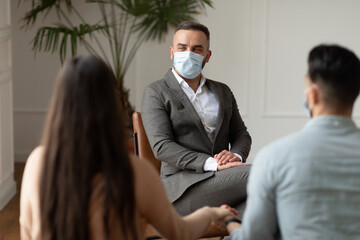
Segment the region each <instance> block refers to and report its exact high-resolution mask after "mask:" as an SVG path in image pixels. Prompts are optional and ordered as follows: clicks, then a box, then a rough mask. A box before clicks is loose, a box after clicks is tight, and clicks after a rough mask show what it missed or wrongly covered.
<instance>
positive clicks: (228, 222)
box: [225, 218, 241, 226]
mask: <svg viewBox="0 0 360 240" xmlns="http://www.w3.org/2000/svg"><path fill="white" fill-rule="evenodd" d="M232 222H237V223H239V224H241V220H240V219H238V218H231V219H229V220H227V221H226V222H225V226H227V225H229V224H230V223H232Z"/></svg>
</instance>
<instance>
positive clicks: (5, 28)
mask: <svg viewBox="0 0 360 240" xmlns="http://www.w3.org/2000/svg"><path fill="white" fill-rule="evenodd" d="M10 39H11V27H10V25H0V42H2V41H6V40H10Z"/></svg>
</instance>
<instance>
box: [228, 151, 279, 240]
mask: <svg viewBox="0 0 360 240" xmlns="http://www.w3.org/2000/svg"><path fill="white" fill-rule="evenodd" d="M273 156H274V155H273V154H272V153H271V151H261V152H260V153H259V155H258V156H257V157H256V159H255V160H254V164H253V166H252V169H251V172H250V177H249V183H248V190H247V191H248V197H247V201H246V202H247V203H246V210H245V213H244V217H243V225H242V227H241V228H240V229H238V230H236V231H234V232H233V233H232V234H231V239H242V240H243V239H247V240H250V239H254V240H255V239H262V240H272V239H276V236H277V234H278V223H277V217H276V208H275V205H276V203H275V196H276V195H275V184H276V183H275V179H274V174H273V172H274V170H275V169H274V164H273V162H274V161H273V159H272V158H273Z"/></svg>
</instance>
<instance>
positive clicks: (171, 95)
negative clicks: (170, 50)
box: [141, 69, 251, 202]
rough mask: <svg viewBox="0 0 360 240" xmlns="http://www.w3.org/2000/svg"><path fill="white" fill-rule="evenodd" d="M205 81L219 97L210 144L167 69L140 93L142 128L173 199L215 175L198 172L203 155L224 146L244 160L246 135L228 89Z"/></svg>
mask: <svg viewBox="0 0 360 240" xmlns="http://www.w3.org/2000/svg"><path fill="white" fill-rule="evenodd" d="M205 84H206V86H208V87H209V88H210V89H211V90H212V91H213V92H214V94H215V95H216V97H217V100H218V101H219V113H218V120H217V125H216V132H215V139H214V143H212V142H211V141H210V139H209V138H208V136H207V134H206V131H205V129H204V126H203V124H202V122H201V120H200V118H199V116H198V114H197V112H196V110H195V109H194V107H193V106H192V104H191V102H190V100H189V99H188V98H187V96H186V94H185V93H184V92H183V90H182V89H181V86H180V85H179V82H178V81H177V80H176V78H175V76H174V75H173V73H172V72H171V69H170V70H169V71H168V72H167V74H166V75H165V76H164V78H163V79H161V80H159V81H156V82H153V83H152V84H150V85H149V86H148V87H146V89H145V91H144V96H143V101H142V110H141V115H142V118H143V122H144V127H145V130H146V134H147V136H148V139H149V142H150V144H151V147H152V149H153V152H154V155H155V157H156V158H157V159H159V160H161V161H162V165H161V178H162V180H163V183H164V185H165V189H166V191H167V194H168V197H169V199H170V200H171V201H172V202H174V201H175V200H176V199H178V198H179V197H180V196H181V195H182V194H183V193H184V192H185V190H186V189H187V188H188V187H190V186H191V185H193V184H195V183H197V182H200V181H202V180H204V179H207V178H210V177H212V176H213V175H214V172H204V171H203V165H204V163H205V161H206V159H207V158H208V157H210V156H214V154H217V153H219V152H221V151H222V150H224V149H227V150H228V149H229V144H230V145H231V151H232V152H234V153H238V154H240V155H241V156H242V158H243V159H244V160H245V159H246V158H247V156H248V154H249V151H250V146H251V137H250V135H249V133H248V131H247V128H246V126H245V124H244V122H243V121H242V119H241V117H240V114H239V110H238V107H237V104H236V100H235V98H234V96H233V94H232V92H231V90H230V89H229V87H228V86H226V85H225V84H223V83H220V82H216V81H212V80H209V79H206V83H205Z"/></svg>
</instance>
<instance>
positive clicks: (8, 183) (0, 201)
mask: <svg viewBox="0 0 360 240" xmlns="http://www.w3.org/2000/svg"><path fill="white" fill-rule="evenodd" d="M15 194H16V183H15V181H14V174H13V173H12V174H10V175H9V176H8V177H7V178H6V179H5V181H3V182H2V183H0V210H1V209H3V207H5V205H6V204H7V203H8V202H9V201H10V200H11V199H12V198H13V197H14V195H15Z"/></svg>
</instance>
